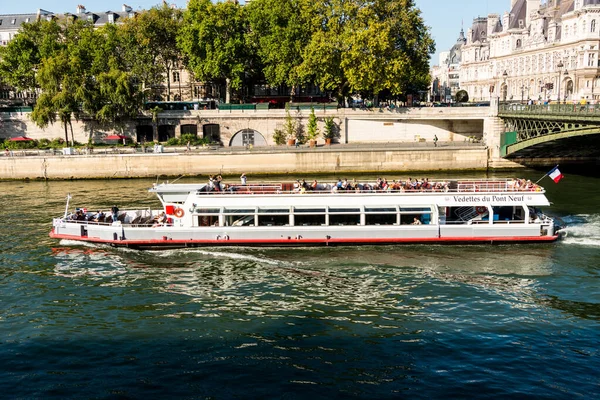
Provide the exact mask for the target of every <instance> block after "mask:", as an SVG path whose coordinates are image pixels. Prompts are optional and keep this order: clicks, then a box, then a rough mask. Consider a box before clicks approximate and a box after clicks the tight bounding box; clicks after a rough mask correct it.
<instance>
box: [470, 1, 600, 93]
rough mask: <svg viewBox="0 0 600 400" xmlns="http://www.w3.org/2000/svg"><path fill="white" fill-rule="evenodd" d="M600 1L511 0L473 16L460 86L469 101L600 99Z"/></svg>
mask: <svg viewBox="0 0 600 400" xmlns="http://www.w3.org/2000/svg"><path fill="white" fill-rule="evenodd" d="M599 49H600V0H511V1H510V11H508V12H505V13H504V14H502V15H499V14H489V15H488V16H487V17H483V18H475V19H474V20H473V24H472V26H471V27H470V28H469V29H468V31H467V34H466V43H465V44H464V46H462V48H461V52H462V60H461V62H460V68H459V69H460V74H459V86H460V89H464V90H466V91H467V93H468V94H469V99H470V100H471V101H489V100H490V99H491V98H492V97H499V98H500V99H501V100H504V101H523V102H525V101H529V100H533V101H546V100H547V101H561V102H564V101H582V100H584V99H585V101H590V102H591V101H599V100H600V68H599V62H598V52H599Z"/></svg>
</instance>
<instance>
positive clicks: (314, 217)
mask: <svg viewBox="0 0 600 400" xmlns="http://www.w3.org/2000/svg"><path fill="white" fill-rule="evenodd" d="M323 211H325V210H323ZM294 225H296V226H305V225H318V226H321V225H325V213H324V212H323V213H322V214H295V215H294Z"/></svg>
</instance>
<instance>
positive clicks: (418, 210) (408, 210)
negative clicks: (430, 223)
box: [400, 207, 431, 213]
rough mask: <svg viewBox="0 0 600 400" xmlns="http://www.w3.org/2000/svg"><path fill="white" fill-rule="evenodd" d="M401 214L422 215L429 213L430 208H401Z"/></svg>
mask: <svg viewBox="0 0 600 400" xmlns="http://www.w3.org/2000/svg"><path fill="white" fill-rule="evenodd" d="M400 212H401V213H422V212H428V213H430V212H431V207H401V208H400Z"/></svg>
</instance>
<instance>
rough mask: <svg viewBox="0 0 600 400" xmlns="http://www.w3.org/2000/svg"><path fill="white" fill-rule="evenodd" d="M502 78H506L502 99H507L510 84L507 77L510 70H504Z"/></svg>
mask: <svg viewBox="0 0 600 400" xmlns="http://www.w3.org/2000/svg"><path fill="white" fill-rule="evenodd" d="M502 78H504V88H503V91H502V97H503V99H502V101H506V95H507V93H508V85H507V84H506V78H508V72H506V70H504V73H503V74H502Z"/></svg>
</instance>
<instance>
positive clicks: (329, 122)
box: [323, 117, 337, 146]
mask: <svg viewBox="0 0 600 400" xmlns="http://www.w3.org/2000/svg"><path fill="white" fill-rule="evenodd" d="M336 133H337V126H336V124H335V122H334V121H333V117H327V118H325V126H324V128H323V138H324V139H325V144H326V145H327V146H329V145H330V144H331V140H332V139H333V138H335V135H336Z"/></svg>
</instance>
